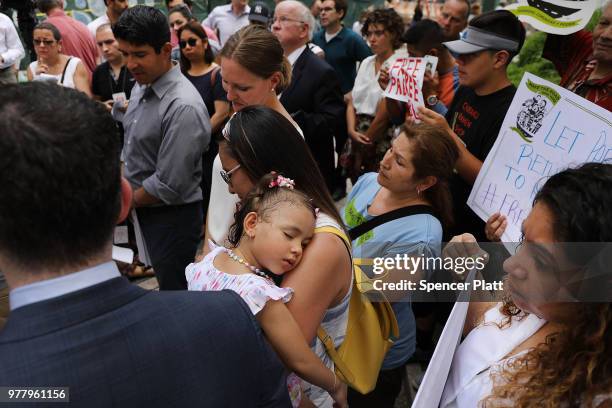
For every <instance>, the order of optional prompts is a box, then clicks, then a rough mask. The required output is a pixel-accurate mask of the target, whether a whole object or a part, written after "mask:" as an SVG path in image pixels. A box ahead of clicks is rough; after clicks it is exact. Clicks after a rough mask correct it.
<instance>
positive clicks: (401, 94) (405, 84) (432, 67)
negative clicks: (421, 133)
mask: <svg viewBox="0 0 612 408" xmlns="http://www.w3.org/2000/svg"><path fill="white" fill-rule="evenodd" d="M437 64H438V57H433V56H431V55H426V56H425V57H423V58H416V57H405V58H397V59H396V60H395V61H394V63H393V65H391V67H390V68H389V85H387V89H385V92H384V93H383V95H384V96H385V97H388V98H392V99H396V100H398V101H402V102H406V103H407V104H408V115H409V116H412V117H414V118H416V119H418V115H417V109H416V108H417V107H418V106H423V105H424V104H425V103H424V100H423V91H422V89H423V78H424V77H425V72H426V71H428V72H430V73H431V74H432V75H433V74H434V73H435V72H436V65H437Z"/></svg>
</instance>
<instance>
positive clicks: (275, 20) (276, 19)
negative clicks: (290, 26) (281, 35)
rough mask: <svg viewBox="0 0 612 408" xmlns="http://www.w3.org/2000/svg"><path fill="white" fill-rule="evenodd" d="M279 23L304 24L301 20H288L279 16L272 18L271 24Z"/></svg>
mask: <svg viewBox="0 0 612 408" xmlns="http://www.w3.org/2000/svg"><path fill="white" fill-rule="evenodd" d="M277 21H278V22H279V23H280V24H285V23H300V24H305V23H304V22H303V21H301V20H296V19H293V18H289V17H286V16H280V17H274V19H273V20H272V23H273V24H274V23H276V22H277Z"/></svg>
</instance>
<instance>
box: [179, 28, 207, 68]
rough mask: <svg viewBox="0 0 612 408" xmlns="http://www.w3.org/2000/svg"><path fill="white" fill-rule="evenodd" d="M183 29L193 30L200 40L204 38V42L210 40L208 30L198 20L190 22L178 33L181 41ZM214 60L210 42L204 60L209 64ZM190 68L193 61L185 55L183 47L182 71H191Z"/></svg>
mask: <svg viewBox="0 0 612 408" xmlns="http://www.w3.org/2000/svg"><path fill="white" fill-rule="evenodd" d="M183 31H189V32H192V33H193V34H194V35H196V36H197V37H199V38H200V40H202V43H207V42H208V36H207V35H206V31H204V29H203V28H202V25H201V24H200V23H198V22H197V21H190V22H188V23H187V25H185V27H183V28H181V29H180V30H179V31H178V32H177V33H176V35H177V36H178V38H179V41H180V39H181V34H183ZM214 60H215V55H214V54H213V51H212V48H211V47H210V44H208V46H207V47H206V50H205V51H204V62H206V63H207V64H212V63H213V61H214ZM189 69H191V61H189V59H187V58H186V57H185V55H183V49H182V48H181V71H183V73H186V72H187V71H189Z"/></svg>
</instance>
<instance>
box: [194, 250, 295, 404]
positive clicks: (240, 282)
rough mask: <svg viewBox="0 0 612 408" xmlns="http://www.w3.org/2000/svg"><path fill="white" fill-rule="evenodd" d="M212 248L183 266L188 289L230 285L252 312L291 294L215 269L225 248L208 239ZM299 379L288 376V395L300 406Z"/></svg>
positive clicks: (263, 281)
mask: <svg viewBox="0 0 612 408" xmlns="http://www.w3.org/2000/svg"><path fill="white" fill-rule="evenodd" d="M210 245H211V247H212V248H213V249H212V250H211V251H210V252H209V253H208V255H206V257H204V259H203V260H202V261H200V262H198V263H192V264H189V265H188V266H187V268H186V269H185V276H186V278H187V289H189V290H199V291H203V290H215V291H217V290H224V289H230V290H233V291H234V292H236V293H238V294H239V295H240V297H241V298H242V299H243V300H244V301H245V302H246V304H247V305H248V306H249V309H251V312H252V313H253V315H256V314H257V313H259V312H260V311H261V310H262V309H263V308H264V306H265V304H266V302H268V301H269V300H282V301H283V303H287V302H289V301H290V300H291V297H292V296H293V289H291V288H280V287H278V286H276V285H275V284H274V283H273V282H272V281H270V280H268V279H266V278H263V277H261V276H258V275H255V274H254V273H246V274H242V275H232V274H229V273H225V272H223V271H220V270H218V269H217V268H215V266H214V265H213V261H214V260H215V258H216V257H217V255H219V254H220V253H221V252H224V251H226V249H225V248H224V247H222V246H216V245H215V244H213V243H212V242H211V243H210ZM300 383H301V380H300V379H299V377H297V376H296V375H295V374H293V373H292V374H290V375H289V376H288V377H287V387H288V389H289V396H290V397H291V402H292V403H293V406H294V407H297V406H299V403H300V399H301V384H300Z"/></svg>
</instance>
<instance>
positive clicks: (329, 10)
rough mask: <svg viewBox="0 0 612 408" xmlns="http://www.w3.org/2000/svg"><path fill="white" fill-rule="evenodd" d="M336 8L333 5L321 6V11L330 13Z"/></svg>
mask: <svg viewBox="0 0 612 408" xmlns="http://www.w3.org/2000/svg"><path fill="white" fill-rule="evenodd" d="M334 10H336V9H335V8H333V7H321V12H326V13H330V12H332V11H334Z"/></svg>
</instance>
